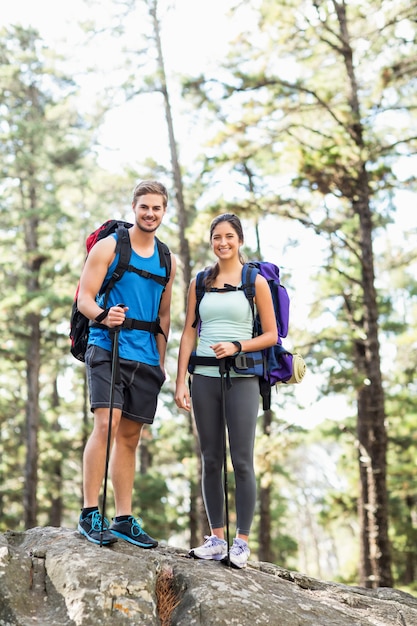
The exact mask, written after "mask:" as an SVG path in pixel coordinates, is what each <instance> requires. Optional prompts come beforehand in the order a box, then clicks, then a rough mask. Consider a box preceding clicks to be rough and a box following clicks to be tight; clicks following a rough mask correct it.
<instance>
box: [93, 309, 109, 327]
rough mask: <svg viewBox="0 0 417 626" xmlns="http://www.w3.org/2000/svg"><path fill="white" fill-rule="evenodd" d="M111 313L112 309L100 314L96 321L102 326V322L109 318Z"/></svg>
mask: <svg viewBox="0 0 417 626" xmlns="http://www.w3.org/2000/svg"><path fill="white" fill-rule="evenodd" d="M109 311H110V309H105V310H104V311H102V312H101V313H99V314H98V315H97V317H95V318H94V320H95V321H96V322H98V323H99V324H100V322H102V321H103V320H104V318H105V317H107V315H108V314H109Z"/></svg>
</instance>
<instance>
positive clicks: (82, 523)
mask: <svg viewBox="0 0 417 626" xmlns="http://www.w3.org/2000/svg"><path fill="white" fill-rule="evenodd" d="M101 520H102V516H101V514H100V513H99V511H98V510H97V511H92V512H91V513H89V514H88V515H86V516H85V517H82V514H81V515H80V519H79V521H78V532H79V533H80V534H81V535H84V537H86V538H87V539H88V541H91V542H92V543H97V544H99V545H103V546H109V545H110V544H112V543H115V542H116V541H117V538H116V537H115V536H114V535H112V534H111V532H110V531H109V520H108V519H107V518H106V517H105V518H104V524H103V533H102V532H101Z"/></svg>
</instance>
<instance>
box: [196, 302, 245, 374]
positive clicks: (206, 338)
mask: <svg viewBox="0 0 417 626" xmlns="http://www.w3.org/2000/svg"><path fill="white" fill-rule="evenodd" d="M199 314H200V319H201V334H200V337H199V341H198V345H197V355H198V356H210V357H213V356H215V354H214V352H213V350H212V349H211V348H210V346H211V345H213V344H215V343H218V342H219V341H244V340H246V339H251V337H252V327H253V317H252V311H251V308H250V304H249V301H248V299H247V298H246V296H245V294H244V293H243V291H241V290H239V291H225V292H215V291H208V292H206V293H205V294H204V296H203V298H202V300H201V302H200V306H199ZM194 372H195V373H196V374H202V375H203V376H220V374H219V370H218V368H217V367H215V366H204V365H196V367H195V370H194ZM230 375H231V376H237V374H236V373H235V372H234V371H231V372H230Z"/></svg>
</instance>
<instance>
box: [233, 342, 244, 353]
mask: <svg viewBox="0 0 417 626" xmlns="http://www.w3.org/2000/svg"><path fill="white" fill-rule="evenodd" d="M232 343H233V344H234V345H235V346H236V348H237V350H236V352H235V353H234V354H232V356H237V355H238V354H240V353H241V352H242V344H241V343H240V341H232Z"/></svg>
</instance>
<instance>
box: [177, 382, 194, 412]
mask: <svg viewBox="0 0 417 626" xmlns="http://www.w3.org/2000/svg"><path fill="white" fill-rule="evenodd" d="M174 400H175V404H176V405H177V407H178V408H179V409H185V410H186V411H191V398H190V392H189V391H188V385H186V384H185V383H178V382H177V385H176V387H175V395H174Z"/></svg>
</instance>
